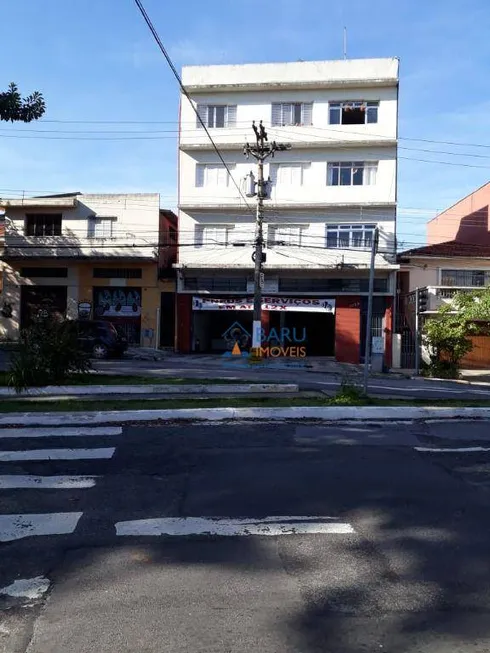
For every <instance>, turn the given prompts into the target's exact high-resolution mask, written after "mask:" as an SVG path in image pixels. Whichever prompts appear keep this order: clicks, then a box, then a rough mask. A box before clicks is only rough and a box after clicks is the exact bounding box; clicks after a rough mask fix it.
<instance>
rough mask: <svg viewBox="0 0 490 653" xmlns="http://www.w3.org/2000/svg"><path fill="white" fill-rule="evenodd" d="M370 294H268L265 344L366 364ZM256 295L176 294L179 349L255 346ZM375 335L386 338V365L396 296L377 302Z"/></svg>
mask: <svg viewBox="0 0 490 653" xmlns="http://www.w3.org/2000/svg"><path fill="white" fill-rule="evenodd" d="M366 302H367V297H366V296H365V295H347V294H336V295H329V296H328V295H325V296H323V297H318V296H316V297H313V296H310V297H307V296H301V297H298V296H296V297H294V296H293V297H290V296H286V297H284V296H276V295H271V296H264V297H263V301H262V319H261V321H262V327H263V337H262V341H263V343H266V344H267V345H271V346H272V345H280V346H281V345H282V346H287V345H290V346H292V347H295V346H299V347H304V350H305V355H306V356H307V357H308V356H329V357H334V358H335V360H337V361H339V362H344V363H354V364H358V363H360V362H362V355H363V351H364V346H363V342H364V334H365V331H366V307H367V304H366ZM252 314H253V298H252V296H251V295H245V296H234V297H231V296H224V295H222V296H218V295H214V296H213V295H194V296H192V295H191V294H184V293H180V294H177V350H178V351H179V352H181V353H191V352H201V353H214V354H218V353H224V352H226V351H230V350H231V349H232V348H233V346H234V343H235V342H238V344H239V347H240V350H245V351H250V348H251V344H252V342H251V341H252ZM372 319H373V323H372V327H373V336H375V337H376V338H378V340H379V339H380V338H381V339H382V340H383V341H384V350H385V363H386V365H388V366H389V365H390V364H391V327H392V298H391V297H390V296H389V295H378V296H377V297H375V301H374V311H373V318H372Z"/></svg>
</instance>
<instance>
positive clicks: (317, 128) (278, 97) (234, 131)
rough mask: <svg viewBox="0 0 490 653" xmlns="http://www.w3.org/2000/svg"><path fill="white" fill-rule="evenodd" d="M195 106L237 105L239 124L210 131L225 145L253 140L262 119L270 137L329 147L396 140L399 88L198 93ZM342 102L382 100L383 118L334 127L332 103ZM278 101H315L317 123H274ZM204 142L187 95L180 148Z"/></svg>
mask: <svg viewBox="0 0 490 653" xmlns="http://www.w3.org/2000/svg"><path fill="white" fill-rule="evenodd" d="M192 97H193V101H194V104H213V103H214V104H233V105H237V113H236V127H234V128H229V129H222V128H221V129H211V130H210V132H211V134H212V136H213V139H214V140H215V141H216V143H218V144H219V145H220V146H222V147H226V145H227V144H228V145H231V144H233V143H236V144H243V143H244V142H245V141H246V140H250V141H252V140H253V139H254V133H253V131H252V121H253V120H255V121H256V122H257V123H258V122H259V121H260V120H262V121H263V123H264V125H265V126H266V128H267V130H268V133H269V136H270V138H271V139H275V140H277V141H279V140H280V141H281V142H290V143H295V142H298V143H299V142H308V143H311V144H312V146H316V147H318V146H322V147H323V146H325V147H327V146H328V145H329V143H332V142H334V141H339V140H340V141H353V142H356V141H369V140H377V141H380V140H386V139H388V140H392V139H395V138H396V121H397V89H396V87H391V88H384V87H378V88H362V87H360V88H354V89H335V90H333V89H332V90H290V91H275V90H272V91H271V90H267V89H262V90H259V91H243V92H236V91H234V92H233V91H227V92H224V93H220V94H216V93H202V94H201V93H200V94H194V95H193V96H192ZM343 100H364V101H376V100H378V101H379V110H378V122H377V123H373V124H368V125H330V124H329V111H328V104H329V102H340V101H343ZM273 102H313V115H312V125H311V126H304V127H293V126H287V127H271V113H272V103H273ZM197 144H199V145H205V146H206V147H208V148H209V149H211V145H210V142H209V138H208V137H207V136H206V133H205V131H204V129H202V128H200V127H198V126H197V123H196V114H195V112H194V111H193V109H192V107H191V105H190V103H189V101H188V100H187V98H185V97H182V98H181V133H180V145H181V147H184V148H185V147H192V146H194V145H197Z"/></svg>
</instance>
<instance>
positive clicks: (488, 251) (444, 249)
mask: <svg viewBox="0 0 490 653" xmlns="http://www.w3.org/2000/svg"><path fill="white" fill-rule="evenodd" d="M412 256H434V257H438V256H440V257H451V256H466V257H475V258H490V245H478V244H476V243H460V242H458V241H456V240H450V241H448V242H446V243H437V244H436V245H427V246H426V247H417V248H415V249H408V250H407V251H406V252H400V254H398V258H399V259H400V258H410V257H412Z"/></svg>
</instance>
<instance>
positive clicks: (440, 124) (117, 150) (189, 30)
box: [0, 0, 490, 246]
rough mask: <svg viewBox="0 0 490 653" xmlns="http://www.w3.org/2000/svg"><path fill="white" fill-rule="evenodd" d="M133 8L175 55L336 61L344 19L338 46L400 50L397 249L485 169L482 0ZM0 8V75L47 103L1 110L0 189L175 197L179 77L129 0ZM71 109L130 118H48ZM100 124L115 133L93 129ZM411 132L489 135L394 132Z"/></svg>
mask: <svg viewBox="0 0 490 653" xmlns="http://www.w3.org/2000/svg"><path fill="white" fill-rule="evenodd" d="M145 6H146V9H147V11H148V13H149V14H150V16H151V18H152V20H153V22H154V23H155V26H156V27H157V29H158V31H159V33H160V35H161V38H162V40H163V42H164V43H165V45H166V47H167V48H168V50H169V52H170V54H171V56H172V58H173V59H174V62H175V64H176V65H177V67H179V68H180V66H182V65H184V64H208V63H209V64H212V63H245V62H254V61H257V62H259V61H295V60H297V59H312V60H314V59H336V58H341V57H342V27H343V25H344V24H345V25H347V27H348V55H349V57H350V58H359V57H384V56H389V57H391V56H397V57H399V58H400V60H401V64H400V73H401V80H400V137H401V138H402V139H407V140H401V141H400V146H401V147H400V152H399V154H400V165H399V194H398V199H399V227H398V229H399V239H400V240H401V241H402V242H403V243H405V244H406V245H407V246H410V245H412V244H413V243H417V242H424V238H425V227H424V226H425V222H426V220H427V219H428V218H429V217H432V216H433V215H434V214H435V211H436V210H437V209H443V208H445V207H447V206H449V205H451V204H453V203H454V202H455V201H456V200H458V199H459V198H460V197H462V196H464V195H465V194H467V193H469V192H471V191H472V190H473V189H474V188H477V187H478V186H480V185H482V184H484V183H485V182H486V181H488V180H489V178H490V86H489V84H488V71H489V70H490V39H489V38H488V25H489V23H490V5H489V3H488V0H464V1H463V0H444V1H442V0H430V2H427V1H425V2H422V0H335V1H334V2H327V1H326V0H310V2H309V3H308V4H307V3H304V4H302V3H298V2H297V0H275V1H274V2H273V3H263V4H262V5H260V4H251V3H248V2H237V1H236V0H233V1H232V0H214V2H209V3H205V2H204V3H203V2H201V1H200V2H198V1H197V0H182V1H181V2H175V3H174V2H164V1H163V0H145ZM307 6H308V10H307V9H306V7H307ZM259 9H261V10H262V11H261V13H260V14H258V13H257V11H258V10H259ZM0 16H1V22H2V25H3V28H4V29H3V30H2V56H1V58H2V65H1V67H0V88H5V87H6V86H7V84H8V83H9V82H10V81H15V82H17V83H18V84H19V86H20V88H21V91H23V92H24V93H28V92H31V91H32V90H35V89H38V90H41V91H42V92H43V94H44V96H45V98H46V101H47V105H48V110H47V113H46V116H45V118H44V119H43V121H42V122H41V121H39V122H37V123H31V124H30V125H26V126H23V125H18V124H14V125H10V124H6V123H0V153H1V156H0V195H2V196H7V195H13V192H12V191H21V190H26V191H38V192H42V191H53V192H59V191H69V190H80V191H84V192H125V191H127V192H133V191H134V192H137V191H142V192H143V191H145V192H152V191H158V192H160V193H161V194H162V204H163V205H167V206H170V207H172V206H174V205H175V188H176V174H175V173H176V156H177V151H176V147H177V141H176V133H175V130H176V120H177V106H178V89H177V84H176V81H175V79H174V78H173V76H172V74H171V72H170V70H169V68H168V66H167V64H166V62H165V60H164V58H163V56H162V55H161V54H160V52H159V51H158V50H157V48H156V45H155V43H154V42H153V40H152V37H151V35H150V33H149V31H148V29H147V27H146V25H145V24H144V22H143V20H142V18H141V16H140V14H139V12H138V11H137V8H136V5H135V4H134V2H133V0H69V1H68V2H61V0H43V1H42V2H41V1H40V0H16V1H15V2H12V1H9V0H0ZM261 21H262V24H263V29H262V30H261V29H260V24H261ZM6 27H7V29H6ZM75 120H77V121H140V122H139V123H138V124H123V123H119V124H90V123H89V122H84V123H80V124H72V123H65V122H48V121H75ZM143 121H145V122H143ZM146 121H147V122H146ZM157 121H159V122H157ZM28 130H35V131H28ZM41 130H46V133H40V132H41ZM48 130H50V131H48ZM51 130H52V132H53V133H51ZM78 130H79V131H84V132H87V131H89V130H91V131H93V132H97V131H98V132H103V133H92V134H87V133H84V134H79V136H78V137H77V138H78V139H80V140H74V139H73V136H75V135H74V134H73V133H62V132H73V131H78ZM109 130H111V131H112V130H113V131H120V132H123V133H122V134H113V135H112V136H113V137H114V136H118V137H122V138H125V139H130V140H119V141H114V140H100V141H96V140H92V139H102V138H106V137H107V136H108V134H107V133H105V132H107V131H109ZM142 131H145V132H150V133H147V134H144V135H143V136H145V139H144V140H142V139H140V138H139V137H138V134H131V133H129V132H142ZM54 132H59V133H54ZM155 132H158V133H155ZM20 136H23V137H28V138H19V137H20ZM139 136H141V134H139ZM40 137H43V138H40ZM55 137H56V138H55ZM134 137H136V138H134ZM87 138H90V139H91V140H82V139H87ZM415 138H416V139H427V140H429V141H451V142H463V143H471V144H481V145H487V146H488V147H487V148H484V147H474V146H470V145H464V146H456V145H452V144H442V143H430V142H422V141H413V140H408V139H415ZM404 148H416V149H404ZM422 150H438V151H439V152H436V153H432V152H424V151H422ZM454 153H457V155H455V154H454ZM405 157H406V158H405ZM408 159H426V160H433V161H438V162H446V164H443V163H426V162H422V161H414V160H408ZM449 163H451V164H457V165H448V164H449Z"/></svg>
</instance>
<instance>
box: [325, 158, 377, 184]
mask: <svg viewBox="0 0 490 653" xmlns="http://www.w3.org/2000/svg"><path fill="white" fill-rule="evenodd" d="M377 172H378V162H377V161H337V162H334V163H329V164H328V166H327V184H328V185H329V186H373V185H374V184H375V183H376V175H377Z"/></svg>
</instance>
